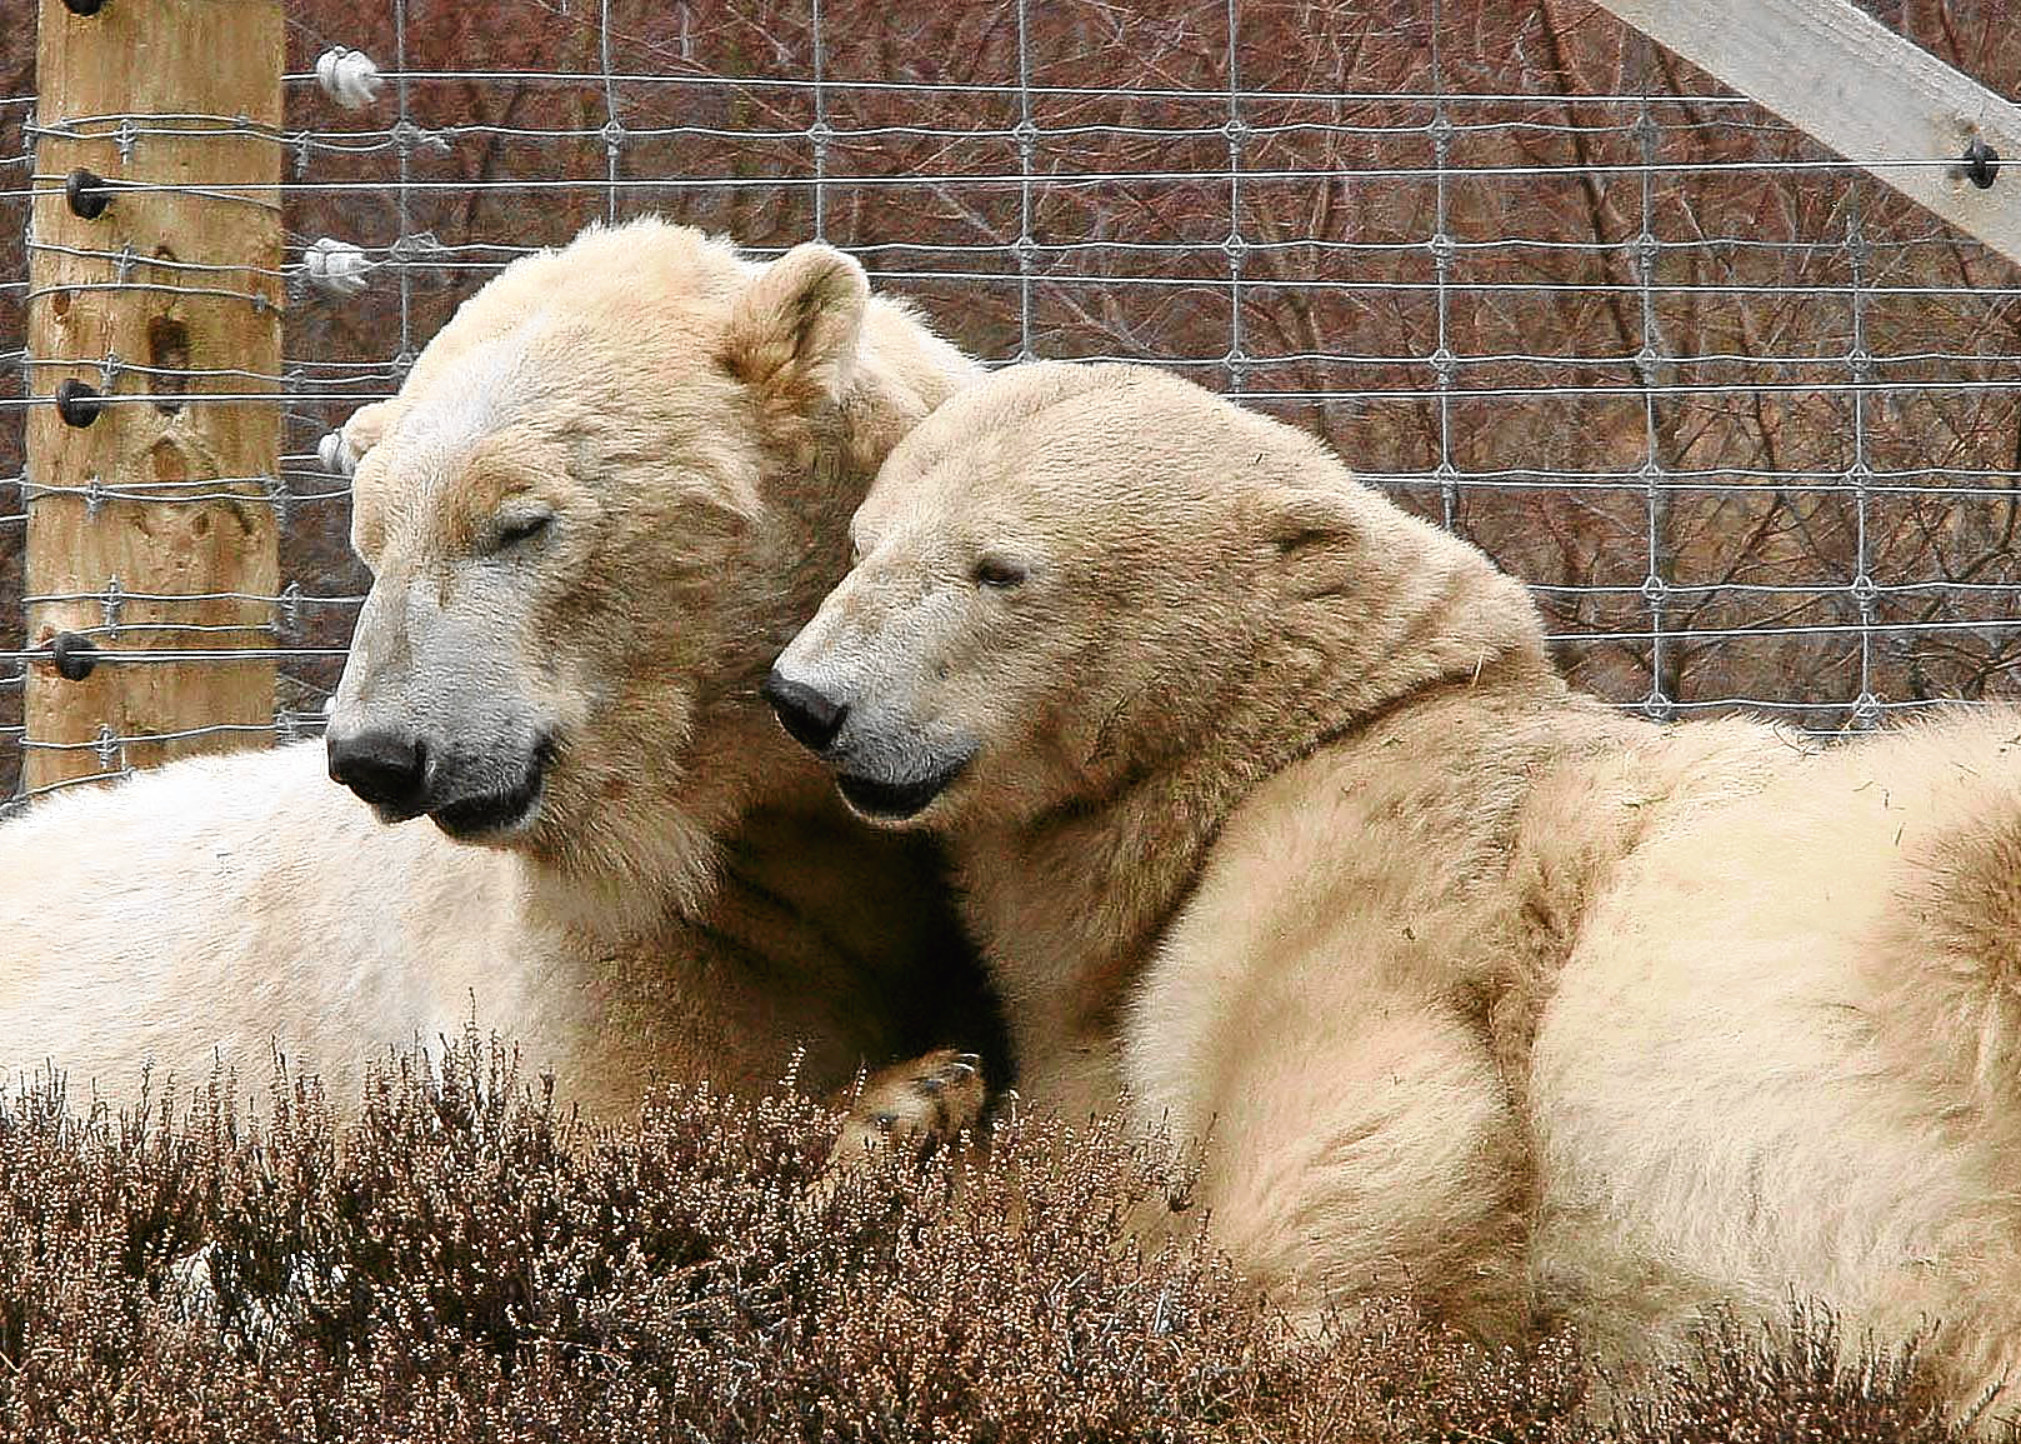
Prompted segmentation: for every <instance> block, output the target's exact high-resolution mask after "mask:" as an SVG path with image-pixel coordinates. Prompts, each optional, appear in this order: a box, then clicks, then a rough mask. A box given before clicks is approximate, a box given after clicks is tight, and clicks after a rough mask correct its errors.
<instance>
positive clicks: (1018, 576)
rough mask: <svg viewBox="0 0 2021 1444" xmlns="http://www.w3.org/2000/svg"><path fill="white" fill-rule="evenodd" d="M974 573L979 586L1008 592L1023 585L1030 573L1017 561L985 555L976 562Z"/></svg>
mask: <svg viewBox="0 0 2021 1444" xmlns="http://www.w3.org/2000/svg"><path fill="white" fill-rule="evenodd" d="M972 575H973V576H974V578H975V584H976V585H977V586H979V587H988V588H989V589H990V590H992V591H998V592H1007V591H1009V590H1011V588H1013V587H1019V586H1023V585H1024V581H1025V578H1026V576H1028V575H1029V573H1027V572H1026V570H1025V569H1024V568H1023V567H1021V566H1019V565H1018V564H1017V563H1016V562H1013V561H1006V560H1005V559H1004V558H1002V557H984V558H983V559H982V560H981V561H979V562H977V563H976V564H975V571H974V573H973V574H972Z"/></svg>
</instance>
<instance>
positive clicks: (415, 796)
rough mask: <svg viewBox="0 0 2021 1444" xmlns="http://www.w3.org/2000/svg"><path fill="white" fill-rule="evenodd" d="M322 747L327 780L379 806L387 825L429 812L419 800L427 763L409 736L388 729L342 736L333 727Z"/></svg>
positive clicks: (419, 747) (418, 741)
mask: <svg viewBox="0 0 2021 1444" xmlns="http://www.w3.org/2000/svg"><path fill="white" fill-rule="evenodd" d="M325 744H326V747H327V749H328V754H329V761H330V778H331V780H332V781H334V782H338V783H341V784H342V785H344V786H345V787H348V788H350V789H351V790H352V791H353V792H355V793H357V794H358V796H359V797H361V798H363V799H364V800H365V801H367V802H369V803H371V804H372V806H374V807H376V808H378V809H379V813H380V815H381V816H382V817H384V818H385V819H386V820H387V821H389V822H391V821H404V820H405V819H407V818H410V817H417V816H419V815H420V814H421V813H423V812H426V811H427V810H428V809H427V808H426V806H424V799H423V791H424V789H425V787H426V784H427V775H428V773H427V766H428V759H427V754H426V753H425V752H424V751H423V749H422V745H421V739H420V738H419V737H416V736H415V735H414V734H413V733H411V732H408V731H405V730H402V729H399V728H393V727H374V728H368V729H365V730H363V731H359V732H352V733H345V732H339V731H337V730H336V728H334V727H333V728H331V729H330V731H329V733H328V735H327V737H326V738H325Z"/></svg>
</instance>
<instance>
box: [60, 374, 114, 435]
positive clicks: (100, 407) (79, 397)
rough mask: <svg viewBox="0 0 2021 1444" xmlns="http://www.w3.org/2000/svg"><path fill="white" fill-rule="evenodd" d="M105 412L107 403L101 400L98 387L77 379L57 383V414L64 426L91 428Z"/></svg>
mask: <svg viewBox="0 0 2021 1444" xmlns="http://www.w3.org/2000/svg"><path fill="white" fill-rule="evenodd" d="M104 410H105V402H104V401H102V400H101V399H99V395H98V388H97V387H96V386H93V385H91V384H90V383H89V382H86V381H79V380H78V379H76V378H75V377H71V378H69V379H68V380H65V381H61V382H59V383H57V387H56V414H57V415H58V416H60V417H62V418H63V422H64V425H66V426H75V427H79V428H82V427H86V426H89V425H91V423H92V422H94V421H96V420H98V417H99V414H100V413H101V412H103V411H104Z"/></svg>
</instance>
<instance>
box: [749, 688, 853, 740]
mask: <svg viewBox="0 0 2021 1444" xmlns="http://www.w3.org/2000/svg"><path fill="white" fill-rule="evenodd" d="M763 691H764V694H765V700H766V701H767V702H769V703H771V704H772V710H773V712H775V713H777V714H778V717H779V725H780V726H782V727H784V728H785V729H786V734H787V735H788V736H789V737H791V738H792V739H793V740H794V741H795V742H798V743H799V744H800V745H801V746H802V747H805V748H806V749H807V750H808V751H809V752H826V751H827V750H828V748H829V745H830V744H831V743H833V742H834V741H835V734H836V733H838V732H840V731H841V730H842V724H843V722H844V721H845V720H847V718H848V716H849V704H848V703H846V702H838V701H836V700H835V699H834V698H832V697H830V696H828V695H827V694H826V693H825V692H823V691H822V690H821V689H820V688H819V687H810V686H808V685H807V684H806V683H805V682H795V681H793V680H791V679H790V678H788V677H787V676H785V675H784V674H783V673H782V672H780V670H779V669H778V668H777V667H774V668H773V669H772V671H771V674H770V675H768V676H767V677H766V678H765V686H764V688H763Z"/></svg>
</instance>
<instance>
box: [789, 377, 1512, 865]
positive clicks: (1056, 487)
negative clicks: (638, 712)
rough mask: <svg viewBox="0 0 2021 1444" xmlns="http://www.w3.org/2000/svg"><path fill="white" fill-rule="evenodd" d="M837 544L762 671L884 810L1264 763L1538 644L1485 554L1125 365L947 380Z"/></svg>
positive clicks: (1030, 815) (865, 809)
mask: <svg viewBox="0 0 2021 1444" xmlns="http://www.w3.org/2000/svg"><path fill="white" fill-rule="evenodd" d="M852 540H853V543H854V546H855V551H856V560H855V564H854V567H853V569H852V570H851V571H850V573H849V575H848V576H847V577H846V578H845V579H844V581H843V583H842V585H841V586H839V587H838V588H837V589H836V590H835V591H834V592H833V593H832V594H831V595H830V596H829V597H828V599H827V600H826V601H825V602H824V603H823V604H822V607H821V609H820V611H819V613H818V614H817V615H816V616H815V618H814V620H813V621H812V622H811V623H809V624H808V626H807V627H806V628H805V629H804V630H803V631H802V632H801V633H800V634H799V636H798V637H796V638H795V639H794V641H793V643H792V645H791V646H790V647H788V648H787V649H786V651H785V652H784V653H783V654H782V655H781V657H780V658H779V661H778V663H777V664H776V666H775V667H774V669H773V672H772V674H771V676H770V677H769V678H768V679H767V682H766V692H767V696H768V698H769V699H770V700H771V701H772V703H773V705H774V708H775V710H776V711H777V712H778V713H779V716H780V719H781V721H782V722H783V723H784V724H785V726H786V728H787V730H788V731H790V732H791V733H792V734H793V735H794V736H795V737H796V738H798V739H799V740H800V741H801V742H802V743H803V744H805V745H806V746H808V747H810V748H812V749H813V750H815V751H816V752H817V753H819V754H820V755H821V756H822V757H823V759H824V760H825V761H827V762H828V764H829V765H830V767H831V768H832V769H833V771H834V773H835V775H836V778H837V781H838V784H839V786H840V788H841V790H842V793H843V796H844V797H845V798H846V799H847V800H848V801H849V802H850V804H851V805H852V806H853V807H854V808H855V809H856V810H857V811H858V812H859V813H861V814H863V815H865V816H867V817H870V818H872V819H877V820H883V821H887V822H897V821H905V820H907V819H911V818H914V817H919V818H922V819H927V820H930V821H931V822H933V823H934V824H935V825H951V824H954V823H956V822H957V821H959V822H960V823H962V824H964V825H966V824H969V823H976V824H982V825H989V824H1010V825H1015V824H1017V823H1020V822H1026V821H1030V820H1032V819H1035V818H1038V817H1041V816H1044V815H1047V814H1049V813H1057V812H1059V811H1061V810H1074V811H1085V810H1086V809H1088V808H1091V807H1099V806H1101V805H1102V804H1103V803H1104V802H1106V801H1108V800H1110V799H1113V798H1114V797H1116V796H1117V795H1118V794H1119V793H1121V792H1122V791H1123V790H1125V789H1127V788H1129V787H1132V786H1134V785H1137V784H1138V783H1141V782H1142V781H1143V780H1144V779H1146V778H1151V777H1156V776H1159V775H1161V774H1165V773H1169V772H1171V771H1173V770H1174V769H1176V768H1177V767H1178V765H1179V764H1180V763H1181V762H1182V761H1184V760H1186V759H1190V758H1193V757H1196V756H1198V755H1199V754H1201V753H1202V752H1204V751H1208V750H1214V749H1218V750H1220V751H1221V752H1223V753H1226V754H1230V755H1231V756H1233V755H1237V754H1239V755H1240V757H1241V758H1242V759H1244V760H1245V762H1247V761H1252V760H1253V761H1254V762H1255V763H1256V764H1257V765H1258V766H1262V767H1268V766H1270V765H1278V764H1281V763H1282V762H1283V761H1284V760H1287V759H1288V757H1289V756H1294V755H1296V754H1297V752H1298V751H1299V749H1301V748H1309V747H1310V746H1312V745H1314V744H1315V743H1316V742H1317V741H1318V740H1320V739H1321V738H1323V737H1324V736H1326V735H1327V734H1328V733H1329V731H1332V730H1337V729H1338V728H1339V727H1341V726H1344V725H1350V724H1351V723H1352V721H1353V719H1354V718H1356V717H1357V716H1360V715H1364V714H1366V713H1367V712H1368V711H1370V710H1371V709H1373V708H1376V707H1379V706H1381V705H1382V704H1383V702H1384V701H1385V700H1388V699H1390V698H1393V697H1397V696H1401V695H1403V694H1404V693H1405V692H1407V691H1409V690H1410V689H1411V688H1413V687H1415V686H1418V685H1421V684H1423V683H1424V682H1426V681H1430V680H1433V679H1436V678H1440V677H1447V676H1452V675H1455V674H1458V675H1465V673H1466V671H1467V670H1468V669H1470V668H1478V667H1480V666H1481V665H1482V664H1483V662H1484V661H1485V660H1488V659H1491V658H1495V657H1499V656H1501V655H1503V654H1504V653H1507V652H1510V651H1512V650H1514V651H1520V652H1522V653H1524V654H1525V655H1527V656H1531V657H1533V658H1534V659H1535V660H1536V662H1537V664H1538V665H1540V666H1541V665H1542V664H1543V663H1542V639H1541V635H1540V629H1539V627H1538V624H1537V617H1536V613H1535V609H1534V608H1533V607H1532V606H1531V605H1530V603H1529V602H1528V599H1527V598H1526V597H1525V596H1524V594H1523V592H1522V590H1521V588H1520V587H1519V586H1517V585H1516V584H1515V583H1514V582H1513V581H1511V580H1510V579H1509V578H1507V577H1505V576H1503V575H1502V574H1501V573H1499V572H1497V571H1496V570H1495V569H1494V568H1493V566H1492V565H1491V564H1490V563H1489V562H1488V561H1487V559H1486V558H1485V557H1483V556H1482V555H1481V554H1480V553H1479V552H1478V551H1476V550H1474V549H1473V548H1472V547H1470V546H1468V545H1466V544H1465V543H1463V542H1460V541H1458V540H1456V539H1454V538H1452V537H1451V536H1448V535H1446V534H1445V533H1443V532H1440V531H1438V530H1437V529H1436V528H1434V527H1432V526H1430V525H1428V524H1426V523H1424V522H1421V521H1419V520H1417V519H1416V518H1413V517H1411V516H1408V515H1407V514H1405V513H1404V512H1402V511H1401V510H1399V509H1398V508H1396V507H1394V506H1392V505H1391V504H1390V503H1388V502H1387V501H1385V500H1383V499H1382V498H1381V497H1379V496H1378V495H1376V494H1375V493H1374V492H1372V491H1370V490H1368V489H1367V488H1365V487H1362V486H1360V485H1359V484H1357V483H1356V482H1354V481H1353V480H1352V478H1351V477H1350V476H1349V475H1348V473H1347V471H1346V469H1345V468H1344V467H1343V466H1342V465H1341V464H1340V463H1339V461H1338V460H1336V459H1335V458H1334V457H1333V456H1332V455H1331V454H1330V453H1329V452H1327V451H1326V450H1325V449H1324V448H1323V447H1322V446H1321V445H1320V444H1319V443H1318V442H1317V441H1315V440H1314V439H1312V438H1311V437H1308V436H1306V435H1304V434H1303V433H1301V432H1298V431H1295V430H1293V429H1292V428H1290V427H1288V426H1284V425H1282V424H1280V423H1277V422H1274V421H1271V420H1268V419H1267V418H1265V417H1262V416H1259V415H1256V414H1254V413H1252V412H1248V411H1245V410H1243V409H1241V408H1240V407H1237V406H1234V405H1232V404H1230V403H1228V402H1226V401H1223V400H1221V399H1220V398H1218V397H1215V396H1213V395H1211V394H1210V393H1208V392H1206V391H1204V390H1201V389H1200V388H1198V387H1196V386H1193V385H1191V384H1189V383H1186V382H1183V381H1180V380H1178V379H1177V378H1175V377H1172V376H1169V375H1166V374H1164V373H1161V372H1158V371H1155V370H1151V369H1149V368H1144V367H1133V366H1121V365H1094V366H1085V365H1083V366H1077V365H1069V364H1065V363H1044V364H1039V365H1032V366H1023V367H1014V368H1010V369H1008V370H1006V371H1004V372H1001V373H999V374H998V375H997V376H995V377H993V378H992V379H991V380H989V381H988V382H985V383H983V384H982V385H979V386H977V387H974V388H971V389H970V390H968V391H966V392H963V393H961V394H960V395H957V396H956V397H954V398H953V399H952V400H951V401H949V402H948V403H947V404H945V405H944V406H942V407H941V409H940V410H939V411H937V412H936V413H935V414H934V416H933V417H932V418H931V419H929V420H928V421H927V422H926V424H924V425H923V426H921V427H920V428H919V429H918V430H917V431H915V432H914V433H913V434H912V435H911V436H910V437H908V438H907V439H906V440H905V442H904V443H902V444H901V445H900V446H899V447H898V448H897V450H896V451H894V452H893V454H892V456H891V458H890V460H889V461H888V462H887V463H886V465H885V468H884V470H883V472H882V473H881V474H880V475H879V478H878V480H877V482H876V484H875V485H874V486H873V488H872V490H871V493H870V495H869V497H868V498H867V499H866V500H865V502H864V505H863V507H862V509H861V510H860V511H858V512H857V514H856V517H855V519H854V521H853V523H852ZM1175 801H1176V799H1175Z"/></svg>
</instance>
